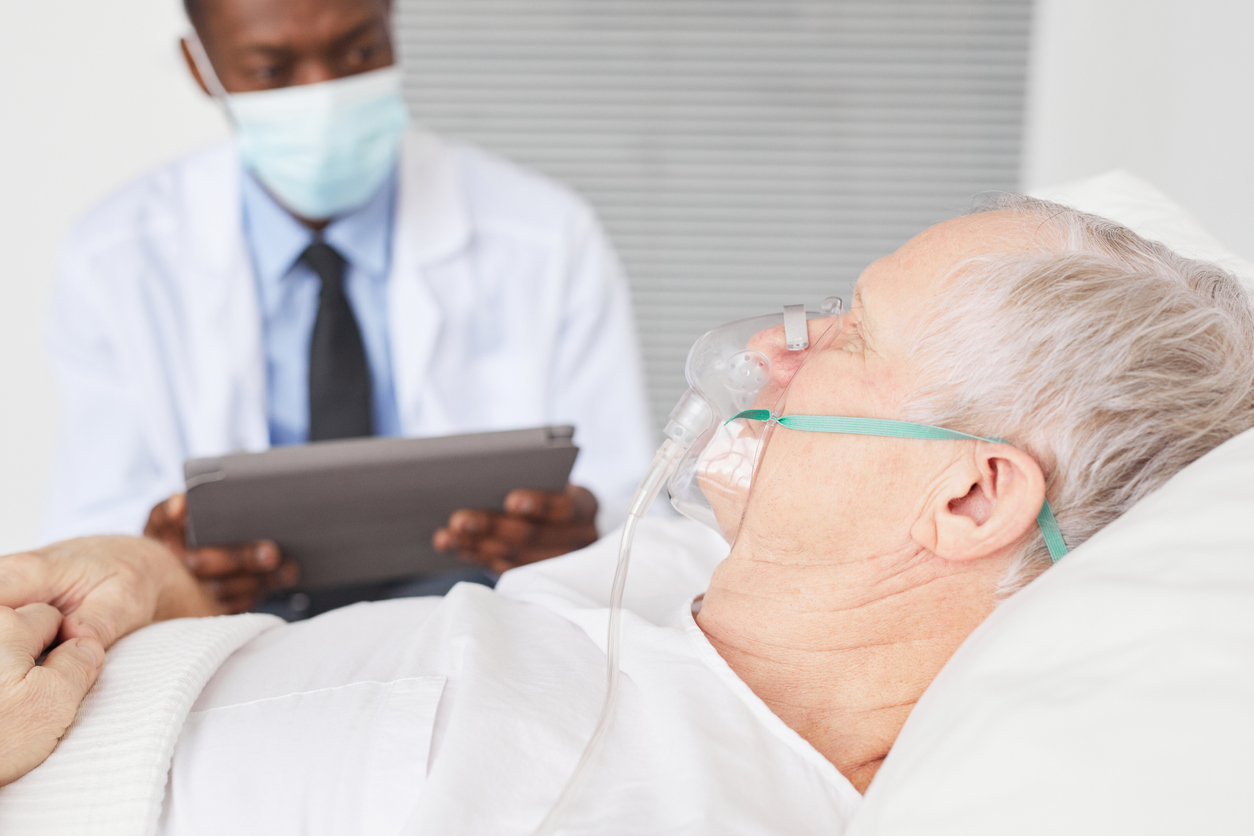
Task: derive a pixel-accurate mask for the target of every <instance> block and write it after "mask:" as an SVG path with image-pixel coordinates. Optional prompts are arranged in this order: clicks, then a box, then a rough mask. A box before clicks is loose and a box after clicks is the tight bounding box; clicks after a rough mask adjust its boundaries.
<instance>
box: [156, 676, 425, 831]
mask: <svg viewBox="0 0 1254 836" xmlns="http://www.w3.org/2000/svg"><path fill="white" fill-rule="evenodd" d="M443 690H444V677H442V676H419V677H408V678H405V679H397V680H395V681H392V682H355V683H352V684H350V685H342V686H338V687H334V688H324V689H320V690H316V691H306V692H302V693H297V694H287V695H284V696H281V697H275V698H271V699H264V700H257V701H254V702H248V703H242V704H239V705H230V706H222V707H219V708H213V709H209V710H207V711H200V712H194V713H193V714H192V715H191V716H189V717H188V720H187V723H186V724H185V725H184V727H183V730H182V733H181V735H180V737H179V743H178V746H177V748H176V750H175V755H174V761H173V764H172V765H171V770H170V783H169V787H168V791H167V796H166V807H165V811H164V815H163V822H162V824H163V828H162V831H163V832H166V833H266V834H269V836H275V834H284V833H291V834H319V833H327V834H343V833H369V834H391V833H398V832H399V831H400V830H401V829H402V827H403V826H404V824H405V821H406V819H407V817H408V816H409V814H410V812H411V811H412V810H413V808H414V807H415V805H416V804H417V803H418V798H419V795H420V793H421V791H422V788H423V784H424V782H425V780H426V775H427V761H428V757H429V754H430V748H431V734H432V730H433V727H434V723H435V714H436V710H437V708H438V707H439V703H440V695H441V693H442V692H443Z"/></svg>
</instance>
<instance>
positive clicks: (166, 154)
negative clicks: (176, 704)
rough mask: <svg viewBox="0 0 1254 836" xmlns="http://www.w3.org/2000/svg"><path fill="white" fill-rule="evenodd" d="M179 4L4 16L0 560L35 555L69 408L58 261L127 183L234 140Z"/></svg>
mask: <svg viewBox="0 0 1254 836" xmlns="http://www.w3.org/2000/svg"><path fill="white" fill-rule="evenodd" d="M185 25H186V24H185V23H184V21H183V16H182V10H181V6H180V5H179V0H127V2H125V3H102V2H99V0H55V2H47V1H46V0H44V1H43V2H26V3H16V2H10V3H6V4H5V9H4V25H3V27H0V113H3V117H0V121H2V122H3V125H4V129H3V130H0V197H2V198H3V199H2V200H0V271H3V272H2V273H0V294H2V295H0V554H5V553H7V552H10V551H14V550H17V549H20V548H26V547H29V546H31V545H33V544H34V538H35V536H36V529H37V527H38V523H39V518H40V516H41V515H42V510H43V503H44V500H45V499H46V492H47V486H48V475H49V469H50V465H51V461H52V456H53V447H54V445H55V442H56V434H57V419H58V404H57V400H56V393H55V390H54V387H53V384H52V381H51V378H50V373H49V370H48V365H47V361H46V359H45V351H44V322H45V320H46V317H47V309H48V302H49V298H50V294H51V289H52V282H53V277H54V272H55V265H56V248H57V244H58V242H59V241H60V239H61V237H62V236H63V235H64V233H65V231H66V230H67V228H68V227H69V225H70V224H71V223H72V222H73V220H74V219H75V218H76V217H77V216H78V215H79V214H81V213H82V212H83V211H84V210H85V209H87V208H88V207H89V206H90V205H91V204H92V203H94V202H95V201H97V200H99V199H100V198H101V197H103V196H104V195H106V194H108V193H109V192H110V191H111V190H113V189H115V188H116V187H118V186H119V185H121V184H122V183H123V182H125V181H126V180H128V179H129V178H131V177H133V176H134V175H136V174H138V173H139V172H141V171H143V170H145V169H147V168H151V167H153V166H154V165H157V164H159V163H161V162H164V161H166V160H169V159H171V158H173V157H175V156H177V155H179V154H181V153H183V152H185V151H187V150H190V149H192V148H195V147H197V146H200V145H204V144H207V143H209V142H212V141H214V140H216V139H218V138H220V137H223V136H225V135H226V128H225V126H224V124H223V123H222V119H221V117H220V116H219V114H218V113H217V111H216V109H215V108H214V106H213V105H212V104H211V103H210V102H208V101H206V100H205V99H204V98H203V97H202V96H201V94H200V91H199V90H197V89H196V88H195V87H194V86H193V85H192V83H191V81H190V80H189V79H188V78H187V77H186V72H185V71H184V69H183V66H182V61H181V58H180V57H179V54H178V52H177V49H176V39H177V37H178V35H179V34H180V33H181V32H182V31H183V29H184V28H185Z"/></svg>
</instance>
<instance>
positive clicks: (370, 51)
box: [348, 46, 379, 64]
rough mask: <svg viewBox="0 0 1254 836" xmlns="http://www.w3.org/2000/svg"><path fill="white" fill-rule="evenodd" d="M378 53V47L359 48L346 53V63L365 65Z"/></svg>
mask: <svg viewBox="0 0 1254 836" xmlns="http://www.w3.org/2000/svg"><path fill="white" fill-rule="evenodd" d="M378 51H379V50H378V47H373V46H359V47H356V48H354V49H350V50H349V51H348V61H349V63H350V64H365V63H366V62H368V61H370V60H371V59H372V58H374V56H375V54H376V53H377V52H378Z"/></svg>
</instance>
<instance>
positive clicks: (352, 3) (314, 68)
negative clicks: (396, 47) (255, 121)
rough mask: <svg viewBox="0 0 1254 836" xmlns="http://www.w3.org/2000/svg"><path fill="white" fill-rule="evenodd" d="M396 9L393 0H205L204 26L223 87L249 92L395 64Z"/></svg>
mask: <svg viewBox="0 0 1254 836" xmlns="http://www.w3.org/2000/svg"><path fill="white" fill-rule="evenodd" d="M390 8H391V3H390V2H388V0H200V13H199V14H198V15H197V20H196V26H197V30H198V31H199V32H200V36H201V40H202V41H203V42H204V45H205V50H206V52H208V54H209V59H210V61H211V62H212V63H213V67H214V70H215V72H216V73H217V74H218V79H219V80H220V81H221V82H222V86H223V87H225V88H226V90H227V91H228V92H230V93H245V92H249V91H255V90H271V89H275V88H278V87H291V86H295V85H300V84H314V83H317V82H320V81H330V80H332V79H336V78H343V77H345V76H350V75H356V74H357V73H364V72H368V71H370V70H377V69H381V68H383V67H387V66H389V65H391V64H392V62H393V54H392V38H391V32H390V30H389V20H388V15H389V11H390ZM193 73H195V68H193ZM202 86H203V84H202Z"/></svg>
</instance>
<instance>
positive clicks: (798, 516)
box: [716, 213, 1033, 554]
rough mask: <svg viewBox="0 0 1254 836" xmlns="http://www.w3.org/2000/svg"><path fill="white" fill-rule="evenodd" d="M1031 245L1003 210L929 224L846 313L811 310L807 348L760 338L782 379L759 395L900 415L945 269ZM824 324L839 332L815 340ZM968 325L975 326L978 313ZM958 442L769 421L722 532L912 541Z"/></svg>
mask: <svg viewBox="0 0 1254 836" xmlns="http://www.w3.org/2000/svg"><path fill="white" fill-rule="evenodd" d="M1032 247H1033V242H1032V233H1031V230H1030V228H1029V227H1027V226H1025V225H1024V222H1023V221H1022V220H1020V219H1018V218H1015V217H1014V216H1012V215H1010V214H1009V213H987V214H980V215H972V216H966V217H961V218H956V219H954V220H951V221H947V222H945V223H942V224H938V225H936V226H934V227H931V228H930V229H928V230H925V231H924V232H923V233H921V234H920V235H918V236H916V237H915V238H914V239H912V240H911V241H909V242H908V243H907V244H906V245H905V246H903V247H902V248H901V249H899V250H898V251H897V252H895V253H893V254H892V255H889V256H886V257H884V258H881V259H880V260H878V261H876V262H875V263H873V264H871V265H870V266H869V267H867V268H866V270H865V271H863V273H862V276H861V277H860V278H859V280H858V285H857V288H856V290H855V293H854V297H853V302H852V305H851V306H850V310H849V312H848V313H847V314H845V315H844V316H843V317H841V318H839V319H833V320H811V322H810V336H811V345H812V346H813V347H812V348H810V349H808V350H807V351H806V352H805V353H804V356H802V355H801V354H800V353H793V354H792V355H791V356H789V355H788V354H787V353H786V352H784V351H783V340H782V338H780V335H776V334H763V335H761V339H759V340H757V344H756V345H755V347H757V348H759V349H760V350H763V351H765V352H767V353H768V356H771V359H772V363H773V365H774V366H775V368H776V369H777V374H778V375H779V378H778V379H777V380H775V381H773V384H774V391H775V392H776V393H778V392H779V391H780V389H781V388H782V387H784V386H786V387H787V389H786V393H785V395H784V397H783V399H782V400H780V401H778V402H775V403H761V404H758V405H759V406H764V407H774V408H775V409H777V410H780V411H782V412H783V413H784V414H803V415H841V416H853V417H865V418H888V419H897V418H900V413H901V408H902V406H903V404H904V402H905V400H906V398H907V397H908V395H909V394H910V393H911V392H912V391H913V390H914V388H915V386H916V383H917V381H916V378H915V367H916V364H915V363H914V362H913V358H912V357H911V356H910V354H909V346H908V344H907V341H908V337H909V333H910V329H911V327H912V325H913V323H914V322H915V321H916V320H917V319H918V318H920V317H926V316H927V315H928V313H929V312H930V311H932V310H935V309H937V308H938V307H939V306H941V305H944V304H945V288H944V279H945V277H946V276H947V274H948V273H949V271H950V268H952V267H953V266H954V265H955V264H957V263H958V262H960V261H963V260H965V259H967V258H971V257H974V256H978V255H982V254H986V253H991V252H1016V251H1029V250H1031V249H1032ZM829 326H830V327H833V328H838V329H840V330H839V331H838V332H836V333H835V334H832V335H829V337H828V339H825V340H820V339H819V338H820V335H821V334H822V333H823V332H824V331H826V330H827V328H828V327H829ZM970 327H971V328H972V329H973V330H972V333H976V332H978V329H979V323H978V322H973V323H970ZM953 337H954V339H966V338H970V335H968V334H954V335H953ZM802 361H804V362H802ZM768 398H770V399H771V400H774V398H773V397H771V396H769V395H768ZM960 444H961V442H952V443H950V442H930V441H928V442H924V441H908V440H902V439H890V438H878V437H868V436H850V435H838V434H826V433H808V432H797V431H792V430H788V429H786V428H783V427H776V428H775V429H774V430H773V431H772V435H771V438H770V441H769V443H768V445H767V447H766V451H765V453H764V454H763V458H762V462H761V464H760V465H759V467H758V469H757V473H756V475H755V477H754V482H753V494H752V496H751V497H750V499H749V500H748V504H747V511H746V513H745V516H744V522H743V525H742V526H741V527H740V529H738V530H730V531H728V533H729V534H732V535H736V534H738V533H740V532H741V531H743V532H746V533H751V534H753V535H754V536H766V537H769V538H771V540H772V541H773V542H776V543H780V542H781V540H782V541H783V543H784V544H787V543H788V542H789V541H790V540H792V539H795V540H796V541H797V544H798V545H800V544H802V543H810V544H811V545H813V544H814V543H815V540H816V538H830V539H831V541H832V542H831V546H832V548H833V553H835V550H836V549H837V547H838V546H839V547H840V550H842V551H843V550H844V549H845V548H851V549H853V550H854V551H856V552H859V553H864V554H865V553H886V552H885V551H884V550H890V551H896V550H901V549H908V548H910V547H911V537H910V529H911V526H912V525H913V523H914V521H915V520H917V519H918V517H919V513H920V511H921V509H922V507H923V505H924V504H925V502H926V501H927V499H928V497H929V495H930V494H929V491H932V490H934V485H933V484H932V483H934V482H935V481H936V479H937V474H939V473H940V472H941V471H942V470H943V469H944V467H945V466H946V464H947V462H950V461H952V460H953V459H954V457H956V456H958V455H961V454H962V448H961V447H960V446H959V445H960ZM718 510H719V509H716V511H718ZM725 516H727V514H726V510H725V511H724V513H720V514H719V517H720V522H723V523H724V528H725V529H727V528H733V529H734V526H729V525H728V524H727V522H726V520H725ZM816 527H817V528H816ZM868 550H870V551H868Z"/></svg>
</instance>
